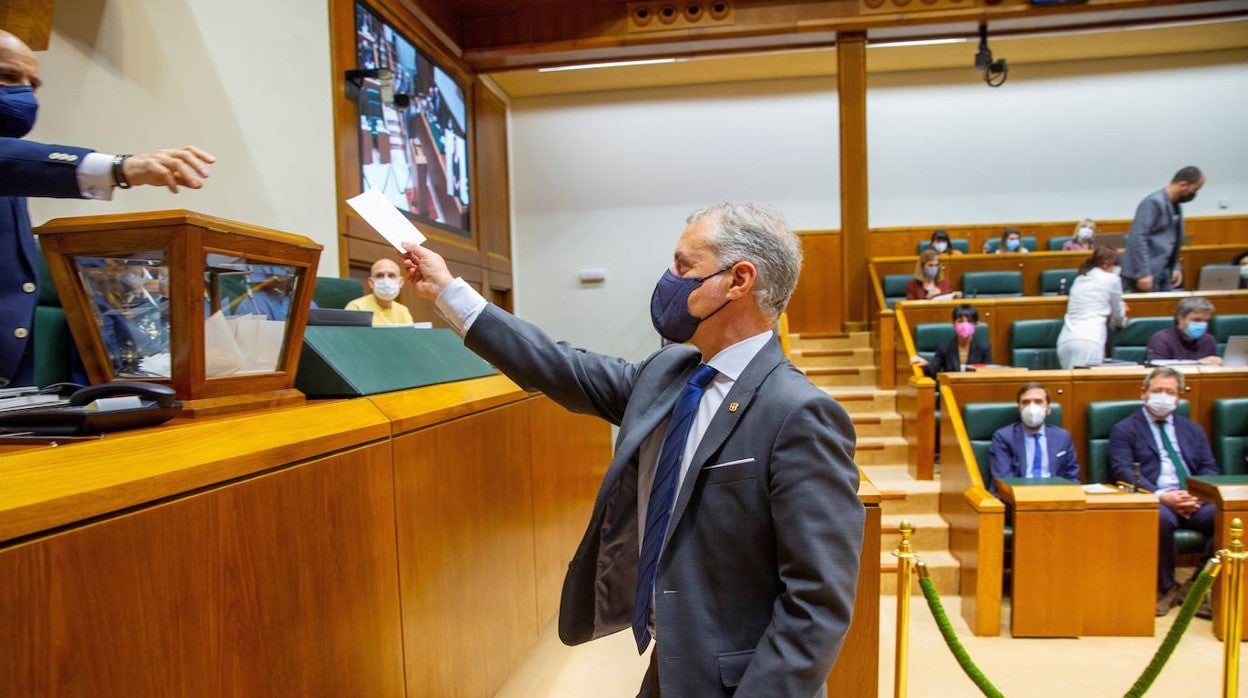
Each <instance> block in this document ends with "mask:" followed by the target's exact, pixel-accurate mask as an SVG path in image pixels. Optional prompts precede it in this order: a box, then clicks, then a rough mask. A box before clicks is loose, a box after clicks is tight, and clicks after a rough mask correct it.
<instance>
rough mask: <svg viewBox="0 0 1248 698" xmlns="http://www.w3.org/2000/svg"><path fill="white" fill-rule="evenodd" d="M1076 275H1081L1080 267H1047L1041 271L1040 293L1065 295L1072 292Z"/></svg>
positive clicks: (1044, 294) (1043, 294)
mask: <svg viewBox="0 0 1248 698" xmlns="http://www.w3.org/2000/svg"><path fill="white" fill-rule="evenodd" d="M1076 276H1079V270H1078V269H1045V270H1044V271H1042V272H1040V295H1042V296H1064V295H1066V294H1068V293H1070V287H1071V286H1072V285H1073V284H1074V283H1075V277H1076ZM1063 282H1065V283H1063Z"/></svg>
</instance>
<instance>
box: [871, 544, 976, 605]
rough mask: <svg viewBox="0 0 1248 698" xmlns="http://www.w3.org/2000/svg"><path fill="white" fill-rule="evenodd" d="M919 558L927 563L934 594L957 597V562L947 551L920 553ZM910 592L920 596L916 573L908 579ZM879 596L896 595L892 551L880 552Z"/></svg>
mask: <svg viewBox="0 0 1248 698" xmlns="http://www.w3.org/2000/svg"><path fill="white" fill-rule="evenodd" d="M919 557H920V558H921V559H922V560H923V562H925V563H927V572H928V576H930V577H931V578H932V581H933V582H935V583H936V593H938V594H940V595H941V596H957V595H958V570H959V565H958V561H957V560H956V559H955V558H954V557H953V554H952V553H950V552H949V551H947V550H933V551H930V552H920V553H919ZM910 592H911V594H913V595H915V596H922V595H923V590H922V588H920V587H919V575H918V573H917V572H916V573H915V575H914V576H913V577H912V578H911V579H910ZM880 594H881V595H889V594H891V595H893V596H896V595H897V558H895V557H893V549H892V548H889V549H888V550H882V549H881V551H880Z"/></svg>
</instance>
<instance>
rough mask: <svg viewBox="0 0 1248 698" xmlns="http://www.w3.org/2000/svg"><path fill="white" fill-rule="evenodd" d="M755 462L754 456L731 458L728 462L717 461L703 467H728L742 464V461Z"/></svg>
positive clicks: (706, 468) (711, 468) (712, 468)
mask: <svg viewBox="0 0 1248 698" xmlns="http://www.w3.org/2000/svg"><path fill="white" fill-rule="evenodd" d="M753 462H754V459H753V458H742V459H741V460H730V461H728V462H727V463H716V464H715V465H708V466H706V467H705V468H702V469H703V470H714V469H715V468H726V467H728V466H730V465H740V464H741V463H753Z"/></svg>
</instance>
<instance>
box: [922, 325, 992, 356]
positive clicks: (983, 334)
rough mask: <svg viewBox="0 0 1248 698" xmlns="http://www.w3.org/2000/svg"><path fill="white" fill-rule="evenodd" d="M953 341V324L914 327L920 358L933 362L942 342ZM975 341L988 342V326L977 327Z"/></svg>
mask: <svg viewBox="0 0 1248 698" xmlns="http://www.w3.org/2000/svg"><path fill="white" fill-rule="evenodd" d="M950 339H953V324H952V323H948V322H921V323H919V324H917V325H915V326H914V350H915V351H916V352H918V354H919V356H922V357H923V358H925V359H927V360H928V361H931V360H932V359H933V358H935V356H936V347H937V346H938V345H939V344H940V343H941V342H946V341H949V340H950ZM975 339H977V340H979V341H980V342H987V341H988V324H987V323H984V322H980V323H978V324H977V325H976V327H975Z"/></svg>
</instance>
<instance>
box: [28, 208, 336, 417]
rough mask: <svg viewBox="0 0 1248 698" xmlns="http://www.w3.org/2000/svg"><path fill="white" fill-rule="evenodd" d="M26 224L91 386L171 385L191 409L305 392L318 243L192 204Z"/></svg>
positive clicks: (223, 408) (284, 400) (240, 405)
mask: <svg viewBox="0 0 1248 698" xmlns="http://www.w3.org/2000/svg"><path fill="white" fill-rule="evenodd" d="M35 232H36V233H38V235H39V240H40V244H41V245H42V247H43V250H44V253H45V255H46V257H47V260H48V268H49V271H50V272H51V274H52V279H53V281H54V282H55V283H56V287H57V291H58V293H59V295H60V298H61V304H62V306H63V307H64V309H65V316H66V320H67V322H68V324H69V328H70V331H71V332H72V333H73V336H74V342H75V344H77V346H78V349H79V351H80V353H81V354H82V359H83V363H84V365H85V366H86V370H87V375H88V377H89V378H90V380H91V382H92V383H106V382H109V381H116V380H141V381H151V382H160V383H168V384H169V385H171V386H172V387H173V388H174V390H176V391H177V394H178V397H179V398H180V399H181V400H182V401H183V409H184V410H185V411H187V412H190V413H196V414H211V413H218V412H228V411H233V410H237V409H245V408H261V407H272V406H277V405H283V404H289V403H295V402H300V401H302V400H303V395H302V394H301V393H299V391H297V390H295V388H294V381H295V368H296V366H298V364H299V352H300V349H301V348H302V346H303V343H302V341H301V338H302V336H303V330H304V326H305V325H306V323H307V316H308V308H309V306H310V305H311V301H312V287H313V283H312V282H313V279H315V277H316V265H317V261H318V260H319V258H320V254H321V246H320V245H318V244H317V243H315V242H313V241H312V240H309V239H308V238H306V237H303V236H301V235H292V234H290V233H283V232H279V231H276V230H269V229H267V228H260V227H258V226H253V225H248V224H245V223H238V222H235V221H229V220H225V219H222V218H214V217H212V216H205V215H203V214H199V213H193V212H191V211H154V212H150V213H137V214H119V215H108V216H87V217H82V218H58V219H56V220H53V221H50V222H48V223H47V224H46V225H44V226H42V227H40V228H39V229H38V230H36V231H35ZM209 338H211V339H209ZM243 347H246V348H245V349H244V348H243Z"/></svg>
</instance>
